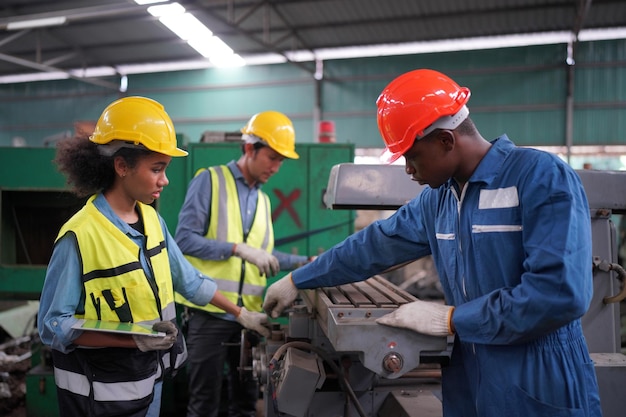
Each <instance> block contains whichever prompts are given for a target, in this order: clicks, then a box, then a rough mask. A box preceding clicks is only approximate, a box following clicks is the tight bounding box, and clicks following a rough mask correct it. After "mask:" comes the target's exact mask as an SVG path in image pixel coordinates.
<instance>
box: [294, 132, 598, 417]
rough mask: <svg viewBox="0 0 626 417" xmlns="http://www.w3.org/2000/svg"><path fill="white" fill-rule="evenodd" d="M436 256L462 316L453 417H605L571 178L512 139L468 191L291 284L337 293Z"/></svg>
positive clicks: (581, 203)
mask: <svg viewBox="0 0 626 417" xmlns="http://www.w3.org/2000/svg"><path fill="white" fill-rule="evenodd" d="M429 254H432V256H433V258H434V261H435V264H436V267H437V272H438V273H439V277H440V280H441V284H442V286H443V290H444V293H445V298H446V302H447V303H448V304H449V305H453V306H455V311H454V319H453V321H454V326H455V328H456V336H455V344H454V348H453V352H452V357H451V363H450V365H449V366H446V367H445V368H444V369H443V377H442V394H443V410H444V416H445V417H457V416H459V417H461V416H462V417H472V416H476V417H503V416H506V417H515V416H520V417H530V416H533V417H538V416H545V417H556V416H561V417H564V416H571V417H574V416H576V417H578V416H588V417H590V416H600V415H601V410H600V400H599V394H598V386H597V381H596V375H595V370H594V366H593V363H592V361H591V359H590V356H589V352H588V348H587V345H586V341H585V339H584V336H583V332H582V328H581V323H580V317H581V316H582V315H583V314H584V313H585V312H586V311H587V309H588V307H589V305H590V302H591V299H592V291H593V288H592V252H591V225H590V212H589V207H588V203H587V198H586V195H585V192H584V189H583V186H582V184H581V182H580V179H579V177H578V175H577V174H576V173H575V171H574V170H572V169H571V168H570V167H569V166H568V165H567V164H566V163H564V162H563V161H562V160H560V159H559V158H557V157H556V156H554V155H552V154H549V153H545V152H541V151H537V150H533V149H524V148H518V147H516V146H515V145H514V144H513V143H512V142H511V141H510V140H509V139H508V138H507V137H506V135H503V136H501V137H499V138H497V139H496V140H494V141H493V142H492V147H491V148H490V150H489V151H488V153H487V154H486V155H485V157H484V158H483V160H482V161H481V162H480V164H479V165H478V167H477V168H476V170H475V171H474V173H473V175H472V176H471V178H470V179H469V180H468V182H467V184H466V185H465V187H464V189H463V190H460V189H459V188H458V186H457V184H456V182H455V181H454V180H450V181H448V182H447V183H446V184H444V185H442V186H441V187H439V188H437V189H431V188H429V187H427V188H425V189H424V190H423V191H422V192H421V193H420V194H419V195H418V196H417V197H415V198H414V199H413V200H411V201H410V202H409V203H407V204H406V205H404V206H403V207H401V208H400V209H399V210H398V211H397V212H396V213H395V214H394V215H393V216H391V217H390V218H388V219H386V220H380V221H377V222H374V223H372V224H371V225H370V226H368V227H366V228H365V229H363V230H361V231H360V232H358V233H356V234H354V235H352V236H350V237H348V238H347V239H346V240H345V241H343V242H341V243H339V244H338V245H336V246H335V247H334V248H332V249H330V250H329V251H327V252H326V253H324V254H322V255H321V256H320V257H319V258H318V261H317V262H314V263H312V264H308V265H305V266H303V267H302V268H300V269H298V270H296V271H294V272H293V275H292V276H293V281H294V283H295V284H296V286H297V287H298V288H318V287H328V286H336V285H341V284H344V283H348V282H354V281H359V280H363V279H366V278H368V277H370V276H372V275H374V274H376V273H380V272H381V271H383V270H385V269H387V268H388V267H390V266H393V265H398V264H402V263H404V262H406V261H409V260H412V259H417V258H420V257H423V256H426V255H429Z"/></svg>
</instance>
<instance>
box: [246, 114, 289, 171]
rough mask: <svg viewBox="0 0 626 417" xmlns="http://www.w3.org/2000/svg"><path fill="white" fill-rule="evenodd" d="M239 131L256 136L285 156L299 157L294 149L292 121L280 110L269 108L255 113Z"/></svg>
mask: <svg viewBox="0 0 626 417" xmlns="http://www.w3.org/2000/svg"><path fill="white" fill-rule="evenodd" d="M241 133H243V134H245V135H254V136H257V137H258V138H260V139H261V140H263V141H264V142H266V143H267V145H268V146H269V147H270V148H272V149H273V150H275V151H276V152H278V153H279V154H281V155H282V156H284V157H285V158H291V159H298V158H299V156H298V154H297V153H296V150H295V149H296V134H295V132H294V129H293V123H291V120H289V118H288V117H287V116H285V115H284V114H282V113H280V112H277V111H273V110H270V111H264V112H261V113H257V114H255V115H254V116H252V117H251V118H250V120H248V123H246V125H245V126H244V127H243V128H242V129H241Z"/></svg>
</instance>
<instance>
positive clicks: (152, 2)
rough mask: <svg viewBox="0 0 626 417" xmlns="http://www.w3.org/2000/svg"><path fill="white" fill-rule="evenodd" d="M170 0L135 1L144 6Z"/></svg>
mask: <svg viewBox="0 0 626 417" xmlns="http://www.w3.org/2000/svg"><path fill="white" fill-rule="evenodd" d="M164 1H168V0H135V3H137V4H139V5H141V6H143V5H144V4H154V3H163V2H164Z"/></svg>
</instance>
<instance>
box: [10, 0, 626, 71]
mask: <svg viewBox="0 0 626 417" xmlns="http://www.w3.org/2000/svg"><path fill="white" fill-rule="evenodd" d="M179 3H180V4H182V5H183V6H184V7H185V8H186V9H187V10H188V11H190V12H191V13H193V14H194V15H195V16H196V17H197V18H198V19H199V20H201V21H202V22H203V23H205V24H206V25H207V26H208V27H209V28H210V29H211V30H212V31H213V32H214V34H216V35H217V36H219V37H220V38H222V40H224V41H225V42H226V43H227V44H228V45H229V46H230V47H231V48H232V49H233V50H234V51H235V52H236V53H238V54H240V55H241V56H242V57H244V58H248V57H253V56H259V55H261V54H268V53H274V54H281V55H287V56H288V54H289V53H290V52H292V51H299V50H304V51H317V50H319V49H323V48H342V47H350V46H365V45H381V44H398V43H407V42H420V41H435V40H445V39H462V38H474V37H490V36H501V35H510V34H528V33H536V32H554V31H571V32H572V33H575V32H576V31H578V30H580V29H591V28H612V27H626V2H625V1H623V0H596V1H593V2H592V1H590V0H588V1H584V0H581V1H575V0H436V1H430V0H429V1H416V0H385V1H382V0H236V1H235V0H196V1H184V0H181V1H179ZM146 8H147V6H139V5H137V4H135V3H134V2H133V1H132V0H108V1H106V2H104V1H94V0H74V1H69V0H57V1H43V0H4V1H3V2H2V4H1V5H0V76H2V75H9V74H21V73H32V72H33V71H38V70H41V71H54V70H63V71H67V70H71V69H76V68H91V67H101V66H106V67H117V66H120V65H125V64H145V63H162V62H178V61H193V60H200V59H201V57H200V56H199V55H198V53H197V52H196V51H195V50H194V49H192V48H191V47H190V46H189V45H187V44H186V43H185V42H184V41H182V40H180V39H179V38H177V37H176V36H175V35H174V34H173V33H171V32H170V31H169V30H168V29H167V28H165V27H164V26H163V25H162V24H161V23H160V22H159V21H158V20H157V19H156V18H154V17H152V16H151V15H149V14H148V13H147V12H146ZM54 16H64V17H66V18H67V22H66V23H65V24H64V25H62V26H50V27H43V28H37V29H24V30H18V31H8V30H6V27H7V24H8V23H9V22H12V21H16V20H27V19H33V18H42V17H54ZM309 64H310V63H309ZM299 65H302V64H301V63H299ZM303 67H305V68H310V71H311V72H313V71H314V65H308V66H303Z"/></svg>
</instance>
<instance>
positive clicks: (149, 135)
mask: <svg viewBox="0 0 626 417" xmlns="http://www.w3.org/2000/svg"><path fill="white" fill-rule="evenodd" d="M185 155H187V152H185V151H184V150H181V149H179V148H177V146H176V135H175V131H174V126H173V124H172V121H171V119H170V117H169V116H168V115H167V113H166V112H165V110H164V108H163V106H162V105H160V104H159V103H157V102H156V101H154V100H151V99H148V98H145V97H126V98H122V99H120V100H117V101H115V102H113V103H111V104H110V105H109V106H108V107H107V108H106V109H105V110H104V112H103V113H102V115H101V116H100V119H99V120H98V123H97V125H96V128H95V131H94V133H93V135H92V136H90V137H89V139H87V138H85V137H75V138H73V139H70V140H67V141H64V142H61V143H59V146H58V150H57V156H56V160H55V162H56V163H57V164H58V166H59V169H60V171H61V172H63V173H65V174H66V175H67V181H68V183H69V184H70V185H71V186H72V188H73V191H74V193H75V194H76V195H77V196H79V197H89V198H88V199H87V202H86V204H85V206H84V207H83V208H82V209H81V210H80V211H78V212H77V213H76V214H75V215H74V216H73V217H72V218H71V219H70V220H68V221H67V223H65V224H64V225H63V227H62V228H61V231H60V232H59V234H58V237H57V239H56V241H55V245H54V250H53V253H52V258H51V259H50V263H49V265H48V269H47V273H46V279H45V283H44V287H43V290H42V294H41V303H40V309H39V316H38V328H39V333H40V336H41V340H42V341H43V343H45V344H47V345H49V346H51V347H52V356H53V364H54V373H55V381H56V385H57V393H58V402H59V408H60V414H61V415H63V416H77V417H78V416H80V417H85V416H100V415H102V416H104V415H107V416H109V415H115V416H133V417H134V416H146V415H147V416H158V415H159V408H160V397H161V381H162V379H163V377H164V375H166V374H167V373H168V371H170V370H172V369H176V368H178V367H180V366H181V365H182V363H183V361H184V360H185V358H186V355H187V350H186V346H185V342H184V340H183V338H182V333H181V332H179V331H178V329H177V326H176V311H175V304H174V291H176V292H179V293H181V294H184V295H185V297H187V298H189V299H190V300H193V301H194V302H195V303H197V304H199V305H206V304H209V303H210V304H212V305H215V306H218V307H219V308H222V309H224V310H225V311H228V312H230V313H231V314H233V315H234V316H236V317H237V321H238V322H239V323H240V324H241V325H242V326H244V327H247V328H251V329H254V330H256V331H258V332H260V333H262V334H268V332H269V331H268V330H267V328H265V327H264V326H263V323H264V321H265V320H266V317H265V315H263V314H260V313H255V312H249V311H247V310H246V309H245V308H244V307H238V306H237V305H235V304H233V303H232V302H230V301H229V300H228V299H227V298H225V297H224V295H222V294H221V293H220V292H219V291H217V286H216V284H215V282H214V281H213V279H212V278H209V277H207V276H205V275H203V274H201V273H200V272H199V271H197V270H196V269H195V268H193V266H191V264H190V263H189V262H188V261H187V260H186V259H185V258H184V257H183V255H182V253H181V252H180V249H179V248H178V246H177V245H176V243H175V241H174V239H173V238H172V236H171V235H170V233H169V231H168V229H167V226H166V225H165V222H164V221H163V219H162V218H161V217H160V216H159V214H158V213H157V212H156V211H155V210H154V209H153V208H152V206H151V204H152V203H154V201H155V200H156V199H158V198H159V196H160V194H161V192H162V190H163V188H164V187H165V186H167V185H168V183H169V181H168V179H167V176H166V175H165V170H166V168H167V166H168V164H169V163H170V161H171V158H172V157H179V156H185ZM80 319H91V320H101V321H107V322H132V323H139V324H143V325H147V326H148V327H152V328H153V329H154V330H157V331H159V332H162V335H160V336H156V337H154V336H140V335H126V334H122V335H120V334H113V333H102V332H97V331H90V330H82V329H77V328H76V324H77V323H79V320H80ZM163 334H164V335H163Z"/></svg>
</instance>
